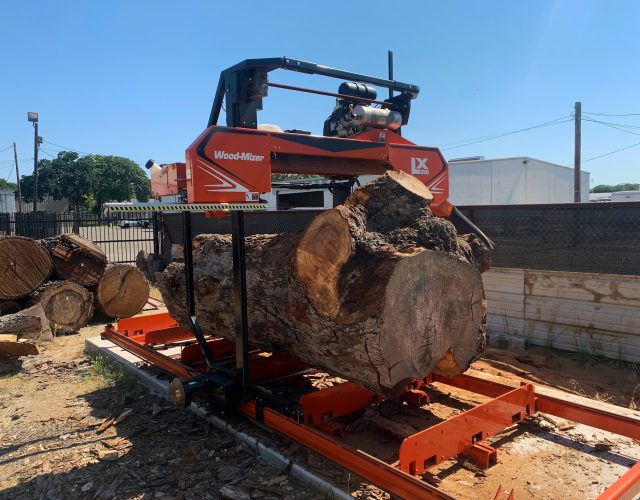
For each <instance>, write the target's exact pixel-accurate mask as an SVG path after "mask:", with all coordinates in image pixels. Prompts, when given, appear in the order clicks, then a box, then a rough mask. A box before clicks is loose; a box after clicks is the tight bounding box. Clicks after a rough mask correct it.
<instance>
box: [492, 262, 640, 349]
mask: <svg viewBox="0 0 640 500" xmlns="http://www.w3.org/2000/svg"><path fill="white" fill-rule="evenodd" d="M483 280H484V284H485V289H486V292H487V299H488V302H489V314H488V318H487V326H488V331H489V334H490V335H491V336H493V337H494V338H495V337H500V336H505V337H507V338H512V339H513V338H515V339H522V340H524V341H526V342H528V343H529V344H531V345H538V346H546V347H553V348H556V349H563V350H568V351H574V352H581V353H586V354H591V355H600V356H606V357H608V358H611V359H617V360H624V361H632V362H640V277H639V276H625V275H612V274H589V273H567V272H560V271H541V270H533V269H505V268H502V269H501V268H497V269H492V270H490V271H488V272H486V273H485V274H484V275H483Z"/></svg>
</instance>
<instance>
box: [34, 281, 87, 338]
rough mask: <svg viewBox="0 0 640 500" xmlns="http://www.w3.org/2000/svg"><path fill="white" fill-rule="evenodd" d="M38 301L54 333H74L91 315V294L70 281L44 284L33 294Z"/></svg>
mask: <svg viewBox="0 0 640 500" xmlns="http://www.w3.org/2000/svg"><path fill="white" fill-rule="evenodd" d="M33 300H34V301H35V302H38V303H40V305H42V308H43V309H44V313H45V315H46V317H47V320H48V321H49V325H50V326H51V329H52V330H53V332H54V333H56V334H60V333H74V332H77V331H78V330H80V328H82V327H83V326H85V325H86V324H87V323H88V322H89V320H90V319H91V316H92V315H93V294H92V293H90V292H89V291H88V290H87V289H86V288H84V287H82V286H80V285H78V284H77V283H72V282H70V281H54V282H51V283H47V284H45V285H44V286H43V287H41V288H40V289H39V290H38V291H37V292H36V293H35V294H34V295H33Z"/></svg>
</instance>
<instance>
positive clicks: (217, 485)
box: [0, 325, 640, 499]
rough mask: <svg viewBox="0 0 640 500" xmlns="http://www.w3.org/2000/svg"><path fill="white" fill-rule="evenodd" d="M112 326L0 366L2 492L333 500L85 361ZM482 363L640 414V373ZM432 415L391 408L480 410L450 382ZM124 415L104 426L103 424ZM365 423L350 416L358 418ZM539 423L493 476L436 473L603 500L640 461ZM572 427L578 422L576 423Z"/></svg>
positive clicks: (414, 417)
mask: <svg viewBox="0 0 640 500" xmlns="http://www.w3.org/2000/svg"><path fill="white" fill-rule="evenodd" d="M102 327H103V326H102V325H93V326H90V327H87V328H85V329H83V330H82V331H81V333H80V334H78V335H70V336H64V337H58V338H56V339H55V341H54V342H53V343H51V344H50V345H49V346H48V348H47V349H46V350H45V351H44V352H43V353H42V354H40V355H39V356H33V357H30V358H22V359H21V361H19V362H16V361H14V362H11V361H0V498H11V499H13V498H51V499H58V498H60V499H63V498H65V499H66V498H145V499H147V498H296V499H297V498H322V494H321V493H320V492H319V491H314V490H311V489H310V488H309V487H308V486H307V485H303V484H301V483H300V482H298V481H296V480H295V479H293V478H292V477H290V476H289V475H287V474H286V473H285V472H283V471H278V470H276V469H274V468H273V467H271V466H269V465H268V464H267V463H265V462H263V461H262V459H260V458H257V457H256V456H255V455H254V454H253V452H252V450H249V449H247V447H246V446H244V445H242V444H239V442H236V441H235V440H234V439H233V438H232V437H230V436H229V435H226V434H221V433H220V432H219V431H218V430H217V429H213V428H212V427H211V426H210V425H209V424H208V423H207V422H206V421H205V420H204V419H201V418H199V417H196V416H195V415H194V414H192V413H191V412H189V411H177V410H174V409H172V408H170V407H169V405H168V404H167V403H166V402H165V401H163V400H161V399H159V398H157V397H155V396H153V395H150V394H149V393H148V392H147V391H146V389H145V388H143V387H142V386H141V385H139V384H138V383H137V381H136V380H134V379H132V378H131V377H129V376H126V375H125V374H124V372H123V371H122V370H119V369H118V368H117V367H113V366H112V365H109V364H108V363H105V362H104V360H101V359H97V360H96V359H89V358H87V356H86V355H85V354H84V353H83V350H84V341H85V339H87V338H90V337H95V336H97V335H98V334H99V332H100V330H101V329H102ZM473 368H474V369H476V370H480V371H484V372H486V373H490V374H492V375H497V376H501V377H504V378H510V379H522V380H530V381H533V382H535V383H538V384H543V385H549V386H552V387H557V388H562V389H563V390H566V391H569V392H572V393H576V394H581V395H586V396H589V397H593V398H596V399H600V400H601V401H608V402H610V403H613V404H618V405H621V406H625V407H631V408H637V407H638V406H640V389H639V380H640V374H639V373H638V370H637V368H636V367H633V366H629V365H626V366H617V365H616V364H615V363H614V362H610V361H606V360H598V359H594V358H590V357H585V356H582V355H573V354H568V353H561V352H556V351H545V350H542V349H540V350H529V351H526V352H524V353H523V352H515V351H508V350H498V349H489V350H488V351H487V352H486V354H485V356H484V358H483V359H481V360H479V361H477V362H476V363H474V365H473ZM430 395H431V399H432V402H431V404H429V405H428V406H426V407H424V408H423V409H422V410H419V411H422V413H418V414H415V412H414V413H413V414H412V413H411V412H407V411H406V408H400V407H398V405H395V404H392V403H390V402H387V404H386V405H383V406H381V408H380V411H381V412H382V413H383V414H385V415H388V416H389V417H390V418H392V419H395V420H398V421H402V420H403V419H404V421H406V422H407V423H408V424H409V425H413V426H414V427H415V428H417V429H419V428H421V427H420V426H421V425H422V426H424V425H423V424H425V423H429V422H430V423H435V422H437V421H439V420H441V419H443V418H446V417H448V416H451V415H455V414H457V413H460V412H461V411H463V410H464V409H466V408H470V407H471V406H473V405H476V404H479V403H482V402H483V398H482V397H479V396H478V395H474V394H471V393H466V392H465V391H459V390H453V391H452V390H451V389H450V388H448V387H443V386H441V385H439V384H434V385H433V387H432V388H431V389H430ZM110 417H112V418H118V417H119V421H118V422H117V423H115V424H114V425H112V426H110V427H108V428H106V429H103V427H104V425H102V424H103V423H104V422H105V419H108V418H110ZM353 423H354V422H353V421H351V424H353ZM561 427H563V423H562V422H555V423H550V422H548V421H545V420H541V419H532V420H530V421H528V422H526V423H525V424H521V425H518V426H515V427H513V428H512V429H510V430H509V431H508V432H506V433H503V434H501V435H499V436H496V437H495V438H493V439H492V440H491V443H493V444H494V445H495V446H496V447H497V448H498V450H499V458H500V462H501V463H499V464H498V465H496V466H494V467H492V468H490V469H488V470H487V471H486V472H485V473H482V474H480V473H478V472H477V471H474V470H470V469H469V468H468V467H466V466H465V464H460V463H459V462H456V461H448V462H444V463H442V464H440V465H439V466H438V467H436V468H434V469H431V472H430V473H429V474H428V478H430V480H431V481H433V482H437V483H439V487H440V488H442V489H443V490H445V491H446V492H448V493H450V494H453V495H454V496H457V497H460V498H493V496H494V494H495V492H496V490H497V488H498V486H502V487H503V488H504V489H507V490H510V489H512V488H513V489H514V490H515V492H516V498H593V497H595V496H597V495H598V494H599V493H600V492H601V491H602V490H603V489H604V488H605V487H606V486H607V485H608V484H610V483H611V482H613V481H614V480H615V479H616V478H617V477H618V476H620V475H621V474H622V473H623V472H624V471H625V470H626V469H627V468H628V467H629V466H630V465H631V464H632V463H633V462H634V461H635V460H638V459H639V458H640V447H639V446H638V445H637V444H634V443H632V442H631V440H629V439H626V438H621V437H619V436H616V437H612V436H611V435H606V434H605V433H601V432H600V431H596V430H595V429H590V428H586V427H585V426H571V425H569V426H566V425H565V426H564V427H565V428H564V430H560V428H561ZM566 427H568V428H566ZM347 442H348V443H349V444H352V445H355V446H358V447H359V448H361V449H363V450H365V451H371V452H373V453H375V454H376V456H379V457H380V458H382V459H385V460H387V461H388V462H390V463H392V462H394V461H395V460H397V449H398V445H399V441H398V440H397V439H394V438H393V437H391V436H389V435H388V434H387V433H385V432H383V431H380V430H379V429H376V428H374V427H371V426H369V427H367V426H364V428H363V429H361V430H360V432H354V433H353V434H350V435H348V437H347ZM277 444H278V446H279V449H281V450H284V454H285V455H287V456H289V457H295V458H296V460H299V461H300V462H301V463H302V464H303V465H305V466H307V467H308V468H309V469H311V470H312V471H314V472H316V473H318V474H319V475H321V476H324V477H325V478H327V479H330V480H331V481H333V482H334V483H335V484H337V485H339V487H341V488H343V489H344V490H347V491H349V492H350V493H351V494H352V495H353V496H355V497H361V498H362V497H369V498H388V495H386V494H384V493H381V492H380V491H379V490H377V489H376V488H374V487H371V486H367V485H366V484H361V483H360V482H359V481H358V479H357V478H355V477H352V476H351V475H349V474H348V472H347V471H344V470H342V469H340V468H338V467H335V466H332V465H330V464H329V463H328V462H327V461H325V460H323V459H319V458H318V457H317V456H315V455H313V454H310V453H307V452H305V450H301V449H300V448H299V447H297V446H296V445H295V444H292V443H289V442H287V441H286V440H283V439H281V440H279V441H278V442H277Z"/></svg>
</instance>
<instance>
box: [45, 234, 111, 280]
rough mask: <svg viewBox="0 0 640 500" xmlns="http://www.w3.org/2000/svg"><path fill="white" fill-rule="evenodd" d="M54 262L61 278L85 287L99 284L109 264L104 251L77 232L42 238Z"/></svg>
mask: <svg viewBox="0 0 640 500" xmlns="http://www.w3.org/2000/svg"><path fill="white" fill-rule="evenodd" d="M40 244H41V245H42V246H44V247H45V248H46V249H47V251H48V252H49V255H50V256H51V260H52V262H53V268H54V270H55V274H56V276H57V277H58V279H60V280H64V281H73V282H74V283H77V284H78V285H81V286H83V287H92V286H95V285H97V284H98V281H100V278H101V277H102V273H104V270H105V267H106V266H107V256H106V255H105V253H104V251H103V250H102V249H101V248H100V247H98V246H97V245H95V244H94V243H93V242H92V241H89V240H87V239H85V238H82V237H80V236H78V235H75V234H61V235H59V236H52V237H50V238H45V239H44V240H40Z"/></svg>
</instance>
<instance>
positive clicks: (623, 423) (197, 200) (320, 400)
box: [102, 57, 640, 498]
mask: <svg viewBox="0 0 640 500" xmlns="http://www.w3.org/2000/svg"><path fill="white" fill-rule="evenodd" d="M276 70H288V71H294V72H300V73H304V74H308V75H317V76H322V77H328V78H333V79H337V80H341V81H342V83H340V85H339V86H338V88H337V92H328V91H321V90H316V89H309V88H303V87H296V86H292V85H285V84H281V83H276V82H272V81H271V74H272V72H274V71H276ZM274 88H275V89H280V90H286V91H290V92H303V93H311V94H316V95H323V96H326V97H330V98H332V99H335V106H334V107H333V108H332V109H330V110H328V111H329V116H328V118H327V119H326V120H325V122H324V124H323V135H322V136H319V135H313V134H311V133H309V132H307V131H304V130H300V129H288V130H282V129H281V128H280V127H278V126H276V125H262V124H260V123H259V121H258V114H259V111H260V110H262V107H263V101H265V100H266V99H267V97H268V95H269V90H270V89H274ZM377 88H382V89H386V90H388V97H386V98H379V97H378V92H377ZM419 91H420V89H419V87H418V86H417V85H413V84H407V83H402V82H400V81H397V80H395V79H393V72H392V71H391V68H390V75H389V78H387V79H385V78H376V77H370V76H365V75H360V74H356V73H352V72H349V71H343V70H338V69H334V68H330V67H327V66H323V65H318V64H315V63H309V62H305V61H300V60H296V59H291V58H287V57H283V58H268V59H248V60H245V61H243V62H241V63H239V64H236V65H234V66H232V67H230V68H228V69H226V70H224V71H222V72H221V75H220V80H219V82H218V86H217V89H216V93H215V97H214V101H213V106H212V109H211V113H210V116H209V120H208V123H207V127H206V128H205V130H204V131H203V132H202V133H201V134H200V136H199V137H197V138H196V140H195V141H194V142H193V144H191V145H190V146H189V147H188V148H187V150H186V158H185V161H184V162H176V163H171V164H162V165H157V164H156V163H155V162H154V161H153V160H150V161H149V162H148V164H147V168H149V169H150V170H151V178H152V186H153V190H154V194H156V195H157V196H163V195H175V196H177V197H178V198H179V200H178V201H176V202H175V203H166V202H149V203H112V204H109V209H110V210H111V211H113V212H127V211H141V210H143V211H149V212H158V213H178V214H180V215H181V218H182V235H183V241H182V246H181V253H182V255H181V256H180V257H179V258H178V259H176V260H175V261H174V262H173V263H170V264H169V265H168V266H167V268H166V269H165V270H164V271H162V272H161V273H158V274H157V281H158V286H159V289H160V291H161V293H162V298H163V301H164V303H165V304H166V306H167V310H168V312H166V313H158V314H146V315H142V316H134V317H131V318H128V319H121V320H120V321H118V322H117V323H113V324H109V325H108V326H107V327H106V329H105V330H104V332H103V333H102V337H103V339H105V340H108V341H110V342H112V343H113V344H116V345H117V346H119V347H121V348H122V349H124V350H126V351H128V352H130V353H132V354H134V355H135V356H137V357H138V358H141V359H143V360H145V361H146V362H147V363H148V364H149V365H151V366H152V367H153V368H154V369H155V370H158V371H160V372H162V373H165V374H168V375H169V376H170V377H172V381H171V383H170V386H169V396H170V398H171V400H172V401H173V403H174V404H175V405H176V406H178V407H184V406H188V405H190V404H191V403H192V402H193V403H195V402H199V403H202V404H204V405H206V407H207V408H209V409H210V410H211V411H214V412H217V414H219V415H221V416H223V417H225V418H226V417H232V416H241V417H242V418H246V419H248V420H249V421H251V422H253V423H255V424H256V425H258V426H261V427H266V428H268V429H270V430H272V431H275V432H277V433H279V434H282V435H284V436H285V437H287V438H289V439H291V440H292V441H294V442H296V443H298V444H299V445H301V446H304V447H306V448H308V449H311V450H313V451H315V452H317V453H319V454H320V455H322V456H324V457H326V458H328V459H329V460H331V461H333V462H335V463H337V464H339V465H341V466H343V467H345V468H346V469H348V470H349V471H352V472H353V473H354V474H357V475H358V476H360V477H362V478H364V479H366V480H367V481H370V482H372V483H374V484H376V485H378V486H380V487H381V488H383V489H384V490H387V491H388V492H390V493H391V494H394V495H397V496H399V497H402V498H451V497H450V496H449V495H448V494H446V493H445V492H444V491H442V490H440V489H439V488H438V487H437V485H434V484H433V483H432V482H429V481H427V480H425V479H424V475H425V474H427V473H428V471H429V469H430V468H432V467H435V466H438V465H439V464H441V463H442V462H443V461H446V460H449V459H451V458H455V457H463V458H462V460H463V462H464V461H465V460H466V461H468V462H469V463H470V464H472V466H473V467H476V468H478V469H479V470H483V469H486V468H488V467H490V466H492V465H493V464H495V463H496V462H497V461H498V460H499V459H498V452H499V450H497V449H496V448H494V447H493V446H491V445H490V444H487V442H486V441H487V440H488V439H489V438H491V437H493V436H495V435H497V434H499V433H501V432H503V431H505V430H506V429H509V428H511V427H513V426H514V425H517V424H519V423H522V422H525V421H526V420H527V419H529V418H531V417H533V416H535V415H536V414H538V413H539V412H543V413H544V414H550V415H554V416H557V417H561V418H565V419H570V420H572V421H575V422H580V423H582V424H585V425H589V426H592V427H595V428H597V429H602V430H605V431H608V432H612V433H615V434H619V435H622V436H626V437H629V438H632V439H636V440H637V439H639V438H640V428H639V426H638V425H637V423H636V422H635V421H634V420H633V419H630V418H628V417H627V416H625V415H620V414H616V413H614V412H608V411H602V410H599V409H596V408H594V407H589V406H586V405H583V404H580V403H576V402H573V401H571V399H570V398H564V397H562V396H558V395H549V394H546V393H544V391H542V392H540V391H538V388H537V387H535V386H534V385H533V384H531V383H523V384H522V385H521V386H518V387H513V386H510V385H506V384H500V383H497V382H495V381H489V380H485V379H482V378H479V377H477V376H474V375H470V374H468V373H465V372H467V369H468V368H469V366H470V364H471V363H472V362H473V361H475V360H476V359H477V358H478V357H479V356H480V355H481V354H482V352H483V351H484V349H485V345H486V314H487V301H486V294H485V290H484V287H483V281H482V273H484V272H485V271H487V270H488V269H489V268H490V267H491V253H492V250H494V243H493V242H492V241H491V239H490V238H489V237H487V236H486V235H485V234H484V232H483V231H482V229H481V228H479V227H477V226H476V224H474V222H473V221H472V220H470V219H469V218H467V217H465V216H464V215H463V214H462V212H461V211H460V210H459V209H457V208H456V207H455V206H453V205H452V204H451V203H450V202H449V201H448V172H447V162H446V160H445V159H444V157H443V155H442V154H441V152H440V150H439V149H438V148H436V147H431V146H420V145H416V144H414V143H412V142H410V141H409V140H407V139H406V138H405V136H404V130H405V127H406V126H407V125H408V123H409V117H410V112H411V104H412V101H413V100H414V99H416V98H417V97H418V95H419ZM223 110H224V111H225V113H226V123H224V124H220V123H219V122H220V120H221V114H222V111H223ZM272 174H303V175H317V176H322V177H323V179H325V181H323V182H326V185H327V186H328V187H329V188H331V187H332V186H344V185H348V186H349V191H350V194H349V195H348V196H346V197H345V198H344V199H341V200H338V201H337V202H336V203H335V206H334V208H331V209H329V210H326V211H322V212H318V214H317V215H316V216H315V217H314V218H313V220H312V221H311V222H310V223H309V224H308V226H307V227H306V228H305V229H304V231H302V232H301V233H287V232H282V233H279V234H253V235H247V234H246V231H245V224H246V220H247V219H249V218H251V217H255V214H258V213H263V212H265V211H266V204H265V202H264V199H263V195H264V194H265V193H268V192H270V190H271V179H272ZM363 175H371V176H375V179H374V180H373V181H371V182H369V183H367V184H364V185H359V182H358V178H359V177H360V176H363ZM194 213H198V214H200V213H203V214H205V216H206V217H207V218H209V219H210V220H212V221H213V220H221V219H223V220H225V221H228V223H229V225H230V228H231V230H230V234H200V235H197V236H196V237H195V238H194V237H193V232H192V214H194ZM273 216H274V217H278V213H274V214H273ZM318 374H328V375H329V376H330V377H331V380H332V383H331V384H328V385H327V384H325V385H322V386H319V385H318V384H317V383H314V380H318ZM432 384H440V386H448V387H451V388H455V389H461V390H465V391H469V392H471V393H475V394H477V395H480V396H481V397H482V398H484V401H485V402H483V403H482V404H479V405H477V406H475V407H472V408H470V409H466V410H465V411H462V412H460V413H458V414H455V415H453V416H450V417H449V418H445V419H442V420H441V421H439V422H437V423H434V422H433V421H430V423H428V424H427V423H426V422H427V421H428V419H426V420H424V422H425V426H424V428H423V429H421V430H419V431H415V428H414V432H408V433H407V432H404V433H403V432H402V424H401V423H400V422H394V420H393V418H386V417H385V418H382V417H380V418H378V425H380V426H382V427H383V428H386V429H387V430H388V431H389V432H390V433H391V434H394V435H396V436H397V435H401V436H402V440H401V444H400V446H399V448H397V450H396V452H395V456H397V460H396V461H389V460H384V459H382V458H380V457H376V456H373V455H372V454H370V453H367V452H364V451H362V450H361V449H358V447H356V446H353V445H351V444H349V432H350V430H351V426H349V425H348V423H349V422H350V421H352V420H353V419H354V418H356V417H358V416H362V415H363V414H365V415H367V414H368V413H367V412H370V411H372V409H375V408H377V407H379V406H380V405H382V404H384V403H385V402H393V404H398V405H401V406H402V407H404V408H410V409H412V410H413V411H415V412H416V414H417V415H419V416H420V415H422V416H424V415H427V414H428V413H429V404H430V395H429V387H430V386H431V385H432ZM420 418H422V417H420ZM414 427H415V426H414ZM399 428H400V430H399ZM405 430H406V428H405ZM500 460H504V461H508V460H509V457H504V458H501V459H500ZM638 473H639V469H638V466H637V465H636V466H635V467H634V468H633V469H632V470H631V471H630V473H629V475H626V476H624V477H623V478H622V479H621V480H620V481H621V482H619V483H616V484H615V485H614V486H612V487H611V488H610V489H609V490H607V491H608V492H610V494H609V496H607V493H605V494H604V496H603V497H602V498H623V497H621V496H616V495H615V494H614V493H616V492H619V491H623V490H624V491H628V488H637V484H638V483H637V481H636V478H637V476H638ZM623 483H624V485H623ZM625 488H627V489H625ZM500 494H501V492H500V491H498V492H497V493H496V498H507V497H508V498H514V493H513V491H512V492H511V494H510V495H506V494H505V495H504V497H501V496H500ZM471 496H473V495H472V494H471V492H470V497H471ZM624 498H632V497H631V496H629V497H624Z"/></svg>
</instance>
